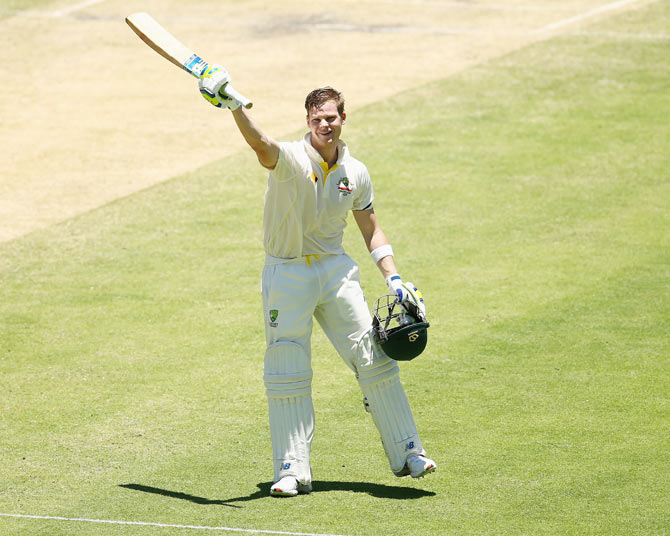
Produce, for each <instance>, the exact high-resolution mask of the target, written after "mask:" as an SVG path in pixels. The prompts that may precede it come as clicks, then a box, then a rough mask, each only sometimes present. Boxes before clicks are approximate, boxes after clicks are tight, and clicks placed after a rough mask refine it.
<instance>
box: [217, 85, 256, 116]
mask: <svg viewBox="0 0 670 536" xmlns="http://www.w3.org/2000/svg"><path fill="white" fill-rule="evenodd" d="M224 91H225V92H226V93H227V94H228V95H230V96H231V97H232V98H234V99H235V100H236V101H237V102H239V103H240V104H241V105H242V106H244V107H245V108H246V109H247V110H248V109H249V108H251V107H252V106H253V105H254V103H253V102H251V101H250V100H249V99H247V98H246V97H245V96H244V95H242V93H240V92H239V91H237V90H236V89H235V88H234V87H233V86H231V85H230V83H229V84H227V85H226V87H225V88H224Z"/></svg>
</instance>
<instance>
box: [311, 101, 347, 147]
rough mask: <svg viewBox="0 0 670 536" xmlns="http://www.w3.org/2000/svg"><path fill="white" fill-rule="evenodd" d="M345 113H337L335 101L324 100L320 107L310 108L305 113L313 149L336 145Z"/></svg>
mask: <svg viewBox="0 0 670 536" xmlns="http://www.w3.org/2000/svg"><path fill="white" fill-rule="evenodd" d="M346 117H347V114H346V113H342V115H340V114H339V112H338V111H337V104H335V101H333V100H329V101H326V102H325V103H324V104H323V106H321V107H320V108H312V109H311V110H310V111H309V114H308V115H307V126H308V127H309V130H310V132H311V133H312V145H313V146H314V148H315V149H317V150H318V149H319V148H325V147H327V146H330V145H335V146H337V141H338V140H339V139H340V133H341V132H342V125H343V124H344V120H345V119H346Z"/></svg>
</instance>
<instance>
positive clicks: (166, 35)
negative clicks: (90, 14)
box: [126, 13, 253, 108]
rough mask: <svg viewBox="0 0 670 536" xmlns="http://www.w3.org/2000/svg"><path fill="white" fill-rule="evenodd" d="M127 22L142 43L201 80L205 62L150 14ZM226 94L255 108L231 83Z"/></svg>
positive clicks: (135, 16)
mask: <svg viewBox="0 0 670 536" xmlns="http://www.w3.org/2000/svg"><path fill="white" fill-rule="evenodd" d="M126 22H127V23H128V26H130V27H131V28H132V30H133V31H134V32H135V33H136V34H137V35H138V36H139V37H140V39H141V40H142V41H144V42H145V43H146V44H147V45H149V46H150V47H151V48H153V49H154V50H155V51H156V52H158V53H159V54H160V55H161V56H163V57H164V58H165V59H166V60H168V61H171V62H172V63H174V64H175V65H176V66H177V67H181V68H182V69H184V70H185V71H186V72H187V73H189V74H191V75H193V76H194V77H195V78H198V79H199V78H200V75H201V74H202V72H203V71H204V70H205V69H206V68H207V62H206V61H205V60H203V59H202V58H201V57H200V56H198V55H197V54H196V53H194V52H193V51H192V50H191V49H189V48H187V47H186V45H184V44H183V43H182V42H181V41H179V40H178V39H177V38H176V37H174V36H173V35H172V34H171V33H170V32H168V31H167V30H166V29H165V28H163V27H162V26H161V25H160V24H158V23H157V22H156V21H155V20H154V18H153V17H152V16H151V15H149V14H148V13H132V14H131V15H128V16H127V17H126ZM225 92H226V93H227V94H228V95H230V96H231V97H233V98H234V99H235V100H237V101H238V102H240V103H241V104H242V106H244V107H245V108H251V107H252V106H253V102H251V101H250V100H249V99H247V98H246V97H245V96H244V95H242V94H241V93H239V92H238V91H236V90H235V88H233V87H232V86H231V85H230V83H229V84H228V85H226V87H225Z"/></svg>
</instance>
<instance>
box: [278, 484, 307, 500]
mask: <svg viewBox="0 0 670 536" xmlns="http://www.w3.org/2000/svg"><path fill="white" fill-rule="evenodd" d="M310 491H312V486H311V485H309V486H305V485H304V484H300V485H298V489H291V490H287V491H283V490H281V489H279V488H277V489H270V495H272V496H273V497H295V496H296V495H298V494H299V493H309V492H310Z"/></svg>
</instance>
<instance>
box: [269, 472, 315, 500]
mask: <svg viewBox="0 0 670 536" xmlns="http://www.w3.org/2000/svg"><path fill="white" fill-rule="evenodd" d="M310 491H312V484H311V483H309V484H301V483H300V482H298V479H297V478H296V477H294V476H285V477H284V478H281V479H279V480H278V481H277V482H275V483H274V484H272V487H271V488H270V495H272V496H273V497H295V496H296V495H297V494H298V493H309V492H310Z"/></svg>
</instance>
